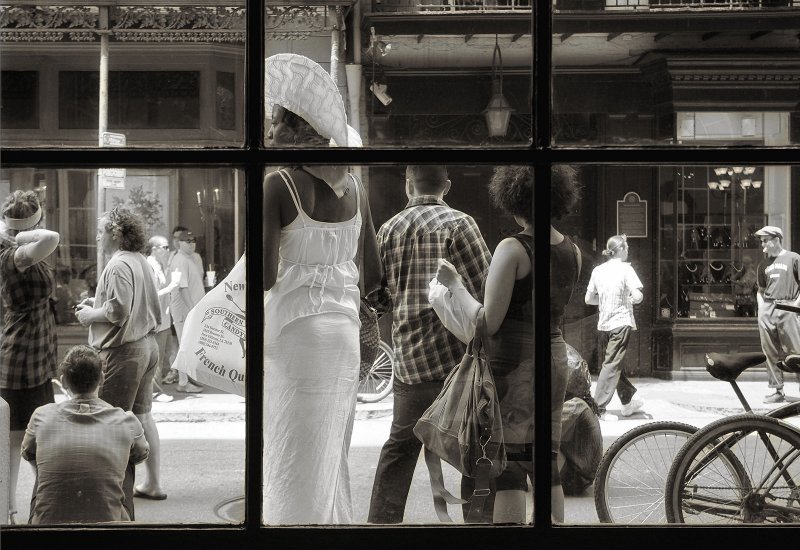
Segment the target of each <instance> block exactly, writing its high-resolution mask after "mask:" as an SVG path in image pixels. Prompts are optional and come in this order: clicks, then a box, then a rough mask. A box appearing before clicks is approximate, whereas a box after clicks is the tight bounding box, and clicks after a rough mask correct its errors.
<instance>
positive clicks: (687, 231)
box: [554, 163, 800, 524]
mask: <svg viewBox="0 0 800 550" xmlns="http://www.w3.org/2000/svg"><path fill="white" fill-rule="evenodd" d="M579 169H580V173H581V181H582V182H584V190H583V198H582V200H581V202H580V204H579V206H578V207H577V209H576V210H575V211H574V212H572V213H571V214H570V215H568V216H566V217H565V218H563V219H562V220H560V221H559V222H557V223H556V227H557V228H558V229H559V230H560V231H561V232H562V233H564V234H567V235H568V236H570V238H572V239H573V240H574V241H575V242H576V243H577V244H578V246H579V247H580V249H581V252H582V254H583V259H584V261H583V269H582V275H581V279H580V284H579V285H578V287H577V288H576V289H575V293H574V294H573V297H572V299H571V301H570V304H569V306H568V307H567V310H566V316H565V324H564V336H565V339H566V341H567V342H568V343H569V344H570V345H571V346H573V347H574V348H575V350H576V352H577V355H576V356H575V357H574V359H573V360H572V363H571V365H570V366H571V367H572V369H571V373H570V377H571V378H570V381H571V382H570V383H571V384H572V383H573V382H576V381H579V380H580V381H581V383H582V384H583V392H577V393H576V392H574V391H573V390H571V389H570V386H568V390H567V396H566V402H565V406H564V412H563V416H562V418H563V434H564V436H563V437H562V443H561V455H562V457H563V459H564V461H563V466H561V477H562V481H563V483H564V489H565V492H566V493H567V500H566V521H567V523H570V524H582V523H596V522H598V520H601V521H604V522H613V523H617V524H627V523H648V524H653V523H665V522H666V517H665V504H666V506H672V504H671V502H673V500H671V497H670V494H672V493H670V494H668V495H667V497H666V503H665V502H664V499H665V493H664V490H665V483H666V480H667V474H668V472H669V469H670V467H671V465H672V463H673V458H674V457H675V455H676V453H677V451H678V450H679V449H680V448H681V447H682V445H683V443H685V442H686V440H687V439H688V435H689V434H690V433H691V432H692V431H694V430H696V429H697V428H702V427H705V426H707V425H708V424H710V423H711V422H713V421H715V420H719V419H722V418H724V417H728V416H731V415H732V414H735V413H736V412H737V411H739V412H744V409H743V407H742V404H741V403H740V402H739V400H738V398H737V395H736V393H735V392H734V391H733V389H732V388H731V387H729V385H728V384H727V383H725V382H723V381H721V380H718V379H716V378H714V377H712V376H711V374H709V372H710V371H709V370H707V369H708V368H709V365H710V364H712V363H709V361H708V359H707V357H706V354H708V353H719V354H738V355H737V356H736V357H735V358H727V359H726V358H724V357H723V358H719V359H715V363H713V364H717V365H724V364H725V362H728V361H733V360H736V361H739V363H738V364H739V365H742V363H741V362H742V361H743V360H744V359H745V358H746V354H752V353H755V354H761V353H762V343H761V342H762V330H763V331H764V332H763V337H764V338H775V339H776V341H779V342H784V343H783V344H781V345H785V346H787V347H786V348H785V350H791V349H796V348H795V344H794V343H792V341H791V340H790V339H788V338H789V336H788V335H787V334H786V332H785V331H784V330H783V329H780V330H778V329H775V330H773V329H771V328H762V327H760V324H761V323H765V324H763V325H762V326H763V327H767V326H768V325H769V326H772V324H773V323H775V324H777V323H781V322H782V320H781V319H782V318H781V317H780V312H779V311H778V310H775V313H770V312H769V311H770V310H771V309H772V307H773V306H771V305H768V306H766V307H768V308H770V310H767V309H765V306H761V307H759V305H758V303H757V302H758V301H760V300H758V301H757V298H756V295H755V293H756V291H757V289H758V291H759V293H760V294H761V295H762V296H764V297H766V298H767V299H773V298H779V299H781V298H788V297H790V296H792V295H795V296H796V286H795V287H793V289H794V290H787V289H786V288H781V287H780V286H779V285H778V284H777V281H778V280H783V282H784V283H786V282H787V280H788V281H790V282H791V281H794V280H795V278H796V277H795V275H792V274H791V273H792V271H793V267H792V262H795V260H794V259H793V258H795V257H796V255H795V254H794V253H793V252H786V253H779V251H778V249H773V250H772V251H771V252H770V251H769V250H768V251H767V252H766V253H765V252H764V250H767V247H766V246H764V245H762V243H761V241H760V239H759V237H758V236H756V235H755V233H756V232H757V231H759V230H760V229H761V228H762V227H764V226H765V225H771V226H777V227H779V228H780V229H781V231H782V233H783V236H784V237H783V239H782V240H781V245H780V246H781V247H782V249H783V250H786V251H792V250H796V249H797V242H798V238H800V228H798V225H797V223H796V220H797V212H796V208H795V207H794V205H796V204H797V203H798V201H797V193H798V189H799V188H798V185H797V177H798V170H797V167H796V166H790V165H768V166H762V165H758V164H753V165H750V164H747V163H743V164H741V165H730V166H728V165H719V166H718V165H668V164H661V165H649V166H648V165H638V166H637V165H603V166H601V165H583V166H580V167H579ZM621 234H625V235H626V239H624V240H622V239H618V238H615V237H616V236H618V235H621ZM776 254H779V255H778V256H777V257H775V255H776ZM795 263H796V262H795ZM554 273H555V272H554ZM779 273H782V274H786V275H787V276H788V279H785V280H784V279H781V276H780V275H778V274H779ZM633 274H635V276H636V278H633V276H632V275H633ZM637 281H638V283H640V284H641V293H642V301H641V303H638V304H637V303H636V301H637V296H636V292H635V289H636V287H637V286H638V285H637ZM554 282H555V277H554ZM620 289H622V290H620ZM781 292H784V294H780V293H781ZM587 302H588V304H591V303H592V302H594V303H595V305H588V304H587ZM597 302H599V303H597ZM765 303H766V302H765ZM791 315H792V318H787V319H788V320H787V323H789V322H791V323H795V322H796V319H794V315H793V314H791ZM764 319H769V321H766V322H765V321H764ZM789 326H792V325H789ZM787 330H792V329H791V328H789V329H787ZM769 349H770V348H769V347H768V346H765V347H764V350H763V353H765V354H774V353H775V352H771V351H769ZM777 353H778V354H775V355H774V356H773V355H768V356H769V357H771V359H770V360H775V362H776V363H777V361H778V360H779V359H782V358H783V357H784V353H785V352H777ZM756 358H757V359H758V360H757V361H756V363H757V364H752V365H751V366H750V368H748V369H747V370H745V371H744V372H742V373H741V374H740V375H738V380H739V382H740V386H741V389H742V391H743V395H744V396H745V398H746V400H748V401H749V402H750V406H751V407H754V408H755V407H757V406H763V405H761V402H762V399H763V398H764V395H767V394H769V393H771V392H772V391H773V390H772V389H770V388H768V383H767V379H768V376H769V374H768V372H767V370H768V369H767V367H766V364H765V362H764V360H765V356H764V355H760V356H758V357H756ZM581 359H582V360H583V361H585V363H586V367H587V368H588V371H589V372H590V373H591V375H592V380H593V383H592V384H591V387H590V386H589V384H588V383H587V381H586V380H585V376H583V373H582V370H584V369H582V368H581V366H580V362H581ZM719 368H723V367H719ZM737 372H738V371H737ZM786 382H787V384H786V388H787V393H788V392H789V391H790V389H789V382H790V379H789V378H786ZM576 387H577V386H576ZM570 394H572V395H570ZM787 399H788V398H787ZM637 401H640V402H641V403H637ZM637 405H641V408H638V409H637ZM594 408H596V409H597V411H598V412H599V413H600V416H599V420H598V417H597V416H595V415H594V414H591V413H582V411H585V410H589V411H591V410H592V409H594ZM791 422H792V423H796V422H795V421H794V420H791ZM612 445H613V446H612ZM604 450H605V452H606V454H605V456H603V455H602V452H603V451H604ZM601 456H602V459H603V460H602V462H601ZM750 458H751V459H752V458H753V457H752V456H751V457H750ZM756 458H758V457H756ZM751 462H752V463H756V462H758V461H757V460H751ZM759 464H764V462H759ZM598 465H600V468H599V469H598ZM750 466H751V465H748V471H751V470H749V468H750ZM594 472H598V473H597V475H598V477H597V478H596V479H595V478H594ZM697 479H698V480H700V481H696V482H695V483H694V484H691V483H690V484H689V485H687V487H686V491H687V493H688V492H691V491H693V490H697V492H698V495H700V496H698V499H697V500H696V501H694V502H695V504H696V505H697V506H699V507H702V506H703V504H702V503H701V500H702V499H703V498H705V497H704V496H702V495H704V494H707V493H704V491H705V490H707V489H708V487H707V486H708V485H711V486H715V487H717V488H719V485H714V484H715V483H717V484H718V483H726V484H727V483H728V481H729V480H727V478H725V477H724V476H721V477H718V478H717V479H716V480H715V481H711V480H710V479H709V478H708V477H703V476H702V474H701V475H700V476H698V478H697ZM593 480H594V484H593V485H592V481H593ZM762 482H763V479H757V480H755V479H754V480H752V481H750V482H749V483H751V484H752V485H750V484H748V486H747V487H748V488H750V487H752V488H755V487H763V485H761V483H762ZM778 485H780V484H778ZM592 487H593V488H592ZM724 487H725V488H726V490H728V489H730V490H731V491H729V492H728V493H726V495H727V496H726V497H722V496H720V498H729V499H730V500H726V501H725V502H726V506H723V507H721V508H719V510H718V511H720V510H724V509H733V510H739V509H741V510H745V509H747V510H749V507H750V501H749V500H745V499H742V497H741V495H746V494H747V493H748V488H744V487H741V488H740V489H739V490H740V492H739V493H736V494H737V495H739V496H738V497H735V496H734V497H730V494H731V492H733V493H735V492H736V487H733V488H731V486H729V485H724ZM679 493H680V492H679ZM718 495H721V493H718ZM737 498H739V500H737ZM777 498H778V500H780V499H781V498H782V497H777ZM767 500H768V501H769V500H771V497H768V499H767ZM705 502H706V504H708V502H710V501H705ZM699 509H700V508H694V509H693V511H692V510H690V509H689V508H686V512H687V513H686V518H685V521H686V522H687V523H691V522H695V521H700V522H703V523H712V522H717V521H719V520H720V519H723V520H724V519H726V518H728V516H727V515H726V512H724V511H720V513H718V514H716V515H704V514H702V513H697V511H698V510H699ZM763 510H766V512H763V511H759V512H755V511H754V512H753V513H754V514H755V515H753V516H752V517H753V518H763V521H764V522H771V521H774V509H773V508H771V505H768V506H766V507H765V508H764V509H763ZM742 513H747V512H742ZM762 513H763V514H764V515H763V516H759V515H758V514H762ZM770 518H771V519H770ZM741 521H742V520H741V517H739V519H734V520H733V522H734V523H737V522H741ZM760 521H761V519H754V520H753V521H752V523H757V522H760Z"/></svg>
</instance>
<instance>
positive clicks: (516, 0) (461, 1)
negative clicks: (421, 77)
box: [372, 0, 532, 14]
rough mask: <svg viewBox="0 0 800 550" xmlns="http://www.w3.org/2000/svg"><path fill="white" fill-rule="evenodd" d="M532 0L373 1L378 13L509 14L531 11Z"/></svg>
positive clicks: (374, 8) (373, 7)
mask: <svg viewBox="0 0 800 550" xmlns="http://www.w3.org/2000/svg"><path fill="white" fill-rule="evenodd" d="M531 1H532V0H372V9H373V11H374V12H376V13H381V12H390V13H431V14H433V13H456V12H459V13H498V12H499V13H507V12H528V13H530V11H531Z"/></svg>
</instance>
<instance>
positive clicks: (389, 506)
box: [367, 165, 491, 523]
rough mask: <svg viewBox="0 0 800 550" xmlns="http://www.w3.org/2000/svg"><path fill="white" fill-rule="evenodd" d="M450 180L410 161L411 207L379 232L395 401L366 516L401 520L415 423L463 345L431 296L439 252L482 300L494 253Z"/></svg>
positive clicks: (377, 301) (413, 461)
mask: <svg viewBox="0 0 800 550" xmlns="http://www.w3.org/2000/svg"><path fill="white" fill-rule="evenodd" d="M450 186H451V182H450V180H449V179H448V177H447V168H446V167H444V166H442V165H418V166H413V165H412V166H408V167H407V168H406V179H405V188H406V196H407V197H408V203H407V204H406V207H405V208H404V209H403V210H402V211H401V212H399V213H398V214H396V215H395V216H394V217H392V218H391V219H390V220H389V221H387V222H386V223H384V224H383V225H382V226H381V228H380V230H379V231H378V245H379V249H380V258H381V263H382V264H383V273H384V278H383V281H382V286H381V289H380V291H379V292H377V293H375V294H374V295H373V297H372V299H371V301H372V302H373V303H372V305H373V306H374V307H375V309H377V310H378V312H379V314H380V315H383V314H385V313H387V312H389V311H391V312H392V347H393V348H394V354H395V357H396V364H395V365H394V382H393V390H394V405H393V408H392V427H391V431H390V433H389V440H388V441H387V442H386V443H385V444H384V445H383V448H382V449H381V455H380V459H379V461H378V466H377V469H376V471H375V481H374V482H373V486H372V497H371V500H370V507H369V515H368V518H367V521H368V522H369V523H400V522H402V521H403V514H404V512H405V507H406V500H407V499H408V492H409V489H410V487H411V480H412V477H413V475H414V469H415V467H416V465H417V459H418V457H419V453H420V450H421V449H422V443H421V442H420V440H419V439H417V437H416V436H415V435H414V432H413V430H414V425H415V424H416V423H417V420H419V418H420V416H422V413H424V412H425V410H426V409H427V408H428V407H429V406H430V405H431V403H433V400H434V399H435V398H436V397H437V396H438V395H439V393H440V392H441V390H442V386H443V383H444V380H445V378H447V375H448V374H449V373H450V371H451V370H452V369H453V368H454V367H455V366H456V365H458V363H459V362H460V361H461V358H462V357H463V355H464V352H465V351H466V346H465V345H464V344H463V343H462V342H461V341H460V340H459V339H458V338H456V336H454V335H453V334H452V333H451V332H450V331H448V330H447V329H446V328H444V326H443V325H442V323H441V321H440V320H439V317H438V316H437V315H436V312H435V311H434V310H433V307H432V306H431V305H430V303H429V302H428V285H429V283H430V281H431V279H432V278H433V277H434V276H435V275H436V271H437V268H438V263H439V259H440V258H444V259H446V260H448V261H449V262H450V263H451V264H453V266H454V267H455V270H456V271H457V272H458V273H459V274H460V275H461V278H462V280H463V284H464V286H465V287H466V288H467V290H468V291H469V292H470V294H472V296H474V297H476V298H477V299H478V300H479V301H483V295H482V293H481V283H482V282H483V280H484V278H485V277H486V271H487V269H488V267H489V262H490V260H491V254H490V253H489V249H488V248H487V246H486V243H485V242H484V240H483V236H482V235H481V232H480V230H479V229H478V226H477V224H476V223H475V220H474V219H473V218H472V217H471V216H469V215H467V214H464V213H463V212H460V211H458V210H456V209H454V208H451V207H450V206H448V204H447V203H445V202H444V196H445V195H446V194H447V193H448V192H449V191H450Z"/></svg>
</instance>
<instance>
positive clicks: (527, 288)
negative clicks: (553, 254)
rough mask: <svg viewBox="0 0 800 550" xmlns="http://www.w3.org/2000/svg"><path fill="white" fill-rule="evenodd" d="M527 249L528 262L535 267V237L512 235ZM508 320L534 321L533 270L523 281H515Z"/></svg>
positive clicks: (519, 234) (507, 314)
mask: <svg viewBox="0 0 800 550" xmlns="http://www.w3.org/2000/svg"><path fill="white" fill-rule="evenodd" d="M512 236H513V237H514V238H515V239H517V240H518V241H519V242H520V244H521V245H522V246H523V247H524V248H525V251H526V252H527V253H528V260H530V262H531V267H533V248H532V247H533V237H532V236H530V235H523V234H521V233H517V234H516V235H512ZM506 319H514V320H516V321H526V322H532V321H533V269H531V272H530V273H528V274H527V275H526V276H525V277H523V278H522V279H517V280H516V281H514V290H513V292H512V293H511V302H510V303H509V304H508V312H507V313H506Z"/></svg>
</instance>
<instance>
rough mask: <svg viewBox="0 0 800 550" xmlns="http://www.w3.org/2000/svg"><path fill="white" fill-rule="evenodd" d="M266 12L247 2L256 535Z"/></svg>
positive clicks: (249, 432)
mask: <svg viewBox="0 0 800 550" xmlns="http://www.w3.org/2000/svg"><path fill="white" fill-rule="evenodd" d="M264 13H265V6H264V2H263V0H250V1H248V2H247V49H246V52H245V111H244V113H245V114H244V127H245V132H246V134H245V143H246V148H247V149H246V151H244V154H245V155H246V156H247V159H248V161H249V162H248V163H247V172H246V179H245V181H246V186H245V199H246V217H245V219H246V227H247V233H246V241H245V253H246V254H247V276H246V277H247V282H248V284H247V292H246V295H247V312H248V314H247V333H248V337H247V359H246V360H247V390H246V391H247V410H246V416H245V418H246V423H245V430H246V431H245V433H246V438H245V448H246V451H245V457H246V458H245V460H246V467H245V529H246V531H247V532H248V533H250V534H253V535H256V534H257V532H258V530H259V528H260V526H261V516H262V509H261V508H262V501H263V497H262V495H263V490H262V483H263V479H262V472H263V468H262V462H263V452H262V449H263V442H264V431H263V413H262V411H263V405H264V400H263V392H262V388H263V377H264V361H263V350H264V347H263V339H264V330H263V327H264V307H263V304H264V301H263V295H264V294H263V276H262V271H263V254H262V253H263V246H262V241H263V235H262V196H263V189H262V186H261V182H262V178H263V164H262V163H260V162H258V160H259V159H260V158H261V155H260V154H259V151H260V150H261V149H263V145H264V71H263V67H264V50H265V46H264Z"/></svg>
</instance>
